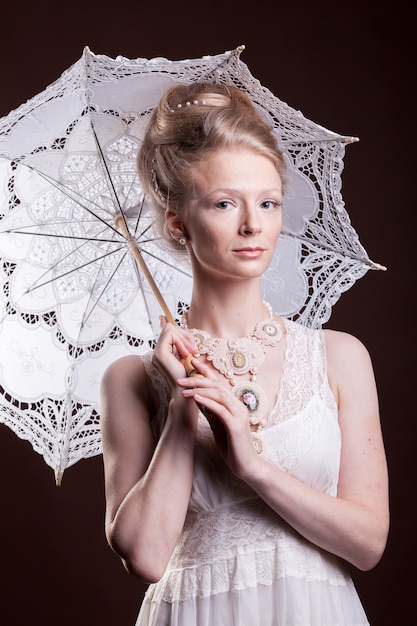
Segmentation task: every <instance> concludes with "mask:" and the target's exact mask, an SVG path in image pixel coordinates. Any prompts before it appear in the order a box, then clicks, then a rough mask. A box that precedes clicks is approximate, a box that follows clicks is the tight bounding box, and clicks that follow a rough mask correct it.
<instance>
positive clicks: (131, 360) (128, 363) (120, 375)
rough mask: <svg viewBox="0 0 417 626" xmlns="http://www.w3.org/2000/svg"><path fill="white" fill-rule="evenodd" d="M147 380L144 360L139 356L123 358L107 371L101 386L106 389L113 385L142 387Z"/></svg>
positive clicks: (114, 362)
mask: <svg viewBox="0 0 417 626" xmlns="http://www.w3.org/2000/svg"><path fill="white" fill-rule="evenodd" d="M145 379H146V372H145V367H144V365H143V362H142V359H141V358H140V357H139V356H137V355H127V356H123V357H121V358H120V359H117V360H116V361H113V363H111V364H110V365H109V366H108V367H107V369H106V370H105V372H104V374H103V377H102V380H101V386H102V388H104V389H106V388H109V387H112V386H113V385H120V383H123V385H132V384H133V385H134V387H136V386H139V387H142V386H143V383H144V381H145Z"/></svg>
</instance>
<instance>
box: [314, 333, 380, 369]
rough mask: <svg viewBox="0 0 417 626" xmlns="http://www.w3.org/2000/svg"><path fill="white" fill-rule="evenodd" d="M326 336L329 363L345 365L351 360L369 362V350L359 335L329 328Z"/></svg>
mask: <svg viewBox="0 0 417 626" xmlns="http://www.w3.org/2000/svg"><path fill="white" fill-rule="evenodd" d="M324 337H325V344H326V354H327V360H328V362H329V364H334V365H336V364H340V366H343V364H345V365H346V364H349V363H351V362H360V361H364V362H365V361H366V362H369V360H370V356H369V352H368V350H367V348H366V347H365V345H364V344H363V343H362V342H361V341H360V340H359V339H357V337H354V336H353V335H350V334H349V333H345V332H341V331H339V330H328V329H326V330H325V331H324Z"/></svg>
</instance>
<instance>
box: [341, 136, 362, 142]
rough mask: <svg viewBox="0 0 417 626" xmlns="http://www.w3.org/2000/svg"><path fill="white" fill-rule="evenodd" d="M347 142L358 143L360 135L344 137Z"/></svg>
mask: <svg viewBox="0 0 417 626" xmlns="http://www.w3.org/2000/svg"><path fill="white" fill-rule="evenodd" d="M343 141H344V142H345V143H358V141H359V137H343Z"/></svg>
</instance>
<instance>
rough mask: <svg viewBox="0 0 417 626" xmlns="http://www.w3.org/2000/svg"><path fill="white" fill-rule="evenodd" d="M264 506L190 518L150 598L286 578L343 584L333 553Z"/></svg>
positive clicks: (344, 579)
mask: <svg viewBox="0 0 417 626" xmlns="http://www.w3.org/2000/svg"><path fill="white" fill-rule="evenodd" d="M262 508H263V509H264V513H263V514H262V513H261V512H260V509H262ZM233 509H234V510H233ZM266 510H267V507H266V505H264V504H263V503H261V502H260V501H259V499H258V502H257V503H256V505H255V506H254V507H253V508H252V509H251V510H250V513H249V514H248V508H247V506H246V505H245V503H242V504H238V505H236V506H235V507H227V508H226V509H223V510H222V511H220V512H219V511H217V510H216V511H215V512H213V514H212V515H210V516H208V515H202V516H198V518H196V517H194V516H190V517H189V518H188V519H187V522H186V525H185V527H184V531H183V534H182V536H181V539H180V541H179V543H178V544H177V546H176V549H175V551H174V554H173V556H172V559H171V561H170V565H169V568H168V570H167V571H166V573H165V575H164V576H163V578H162V579H161V581H160V582H159V583H158V584H157V585H155V589H154V590H153V600H156V601H165V602H176V601H184V600H187V599H189V598H192V597H200V598H204V597H208V596H211V595H214V594H218V593H224V592H227V591H230V590H241V589H245V588H248V587H256V586H257V585H259V584H261V585H271V584H272V583H273V582H274V581H276V580H278V579H282V578H285V577H287V576H291V577H294V578H296V579H302V580H307V581H309V582H310V581H321V582H327V583H328V584H330V585H333V586H344V585H346V584H347V582H348V581H349V579H350V578H349V575H348V574H347V572H346V571H344V569H342V568H341V564H340V562H339V560H338V559H337V558H336V557H333V556H332V555H330V554H327V553H325V552H323V551H320V550H319V549H318V548H315V547H314V546H313V545H312V544H310V543H309V542H307V541H306V540H304V539H302V538H301V537H299V536H298V535H297V534H296V533H295V532H294V531H292V530H291V529H290V528H289V527H287V525H286V524H285V523H284V522H279V521H278V522H277V516H276V515H274V514H273V513H272V512H271V511H269V513H267V512H265V511H266ZM272 516H274V523H273V524H271V519H270V518H271V517H272ZM225 529H226V532H225Z"/></svg>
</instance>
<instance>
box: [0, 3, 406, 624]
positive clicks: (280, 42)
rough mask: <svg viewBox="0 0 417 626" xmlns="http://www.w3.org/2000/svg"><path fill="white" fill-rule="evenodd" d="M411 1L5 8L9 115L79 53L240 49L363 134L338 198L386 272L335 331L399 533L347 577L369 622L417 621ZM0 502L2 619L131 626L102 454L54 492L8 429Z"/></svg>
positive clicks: (292, 96) (2, 436)
mask: <svg viewBox="0 0 417 626" xmlns="http://www.w3.org/2000/svg"><path fill="white" fill-rule="evenodd" d="M145 4H147V6H145V7H144V6H143V5H145ZM141 5H142V6H141ZM411 5H412V3H411V1H410V2H404V1H403V0H400V1H398V2H395V3H392V5H389V7H390V8H389V10H386V9H382V8H381V5H380V4H379V3H376V2H371V1H369V0H364V1H362V2H356V1H355V0H351V1H350V2H343V3H335V2H327V1H325V2H320V1H319V2H303V1H301V2H300V1H298V2H292V1H291V2H290V3H289V2H288V1H287V2H285V3H279V2H277V0H275V1H274V2H266V1H262V0H258V1H257V2H253V3H250V4H248V5H246V6H242V3H240V2H233V3H228V4H226V2H225V0H223V1H221V2H219V1H217V0H213V1H211V2H210V3H207V4H204V3H199V2H197V1H195V2H190V1H189V0H179V1H177V2H175V1H173V0H171V2H163V1H161V0H159V1H157V2H149V3H145V2H139V1H138V0H137V1H136V2H131V0H124V1H123V0H122V1H120V2H116V3H113V5H108V4H106V5H104V4H101V3H98V2H93V3H91V2H90V3H88V2H79V0H75V1H74V2H71V3H57V2H47V1H44V2H42V1H41V2H38V3H36V5H35V4H34V3H28V5H26V6H24V5H23V4H22V3H17V2H15V3H13V2H11V1H10V0H9V2H8V3H7V5H6V7H3V8H2V12H1V23H2V28H1V36H0V50H1V57H0V64H1V65H0V67H1V69H0V77H1V99H0V115H6V114H7V113H8V112H9V110H10V109H13V108H16V107H17V106H18V105H19V104H21V103H22V102H24V101H25V100H27V99H29V98H30V97H32V96H33V95H35V94H36V93H38V92H39V91H42V90H43V89H44V88H45V87H46V86H47V85H48V84H49V83H51V82H52V81H54V80H55V79H56V78H58V76H59V75H60V74H61V73H62V72H63V71H64V70H65V69H66V68H67V67H68V66H70V65H72V64H73V63H74V62H75V61H77V60H78V59H79V57H80V56H81V54H82V50H83V48H84V46H85V45H89V46H90V48H91V50H92V51H93V52H95V53H97V54H98V53H103V54H107V55H109V56H116V55H118V54H122V55H124V56H127V57H147V58H149V57H153V56H166V57H168V58H171V59H180V58H190V57H199V56H202V55H205V54H217V53H220V52H224V51H225V50H230V49H232V48H235V47H236V46H237V45H239V44H245V45H246V50H245V52H244V53H243V56H242V59H243V61H244V62H245V63H247V64H248V66H249V68H250V69H251V71H252V73H253V74H254V76H255V77H256V78H258V79H259V80H260V81H261V82H262V83H263V84H264V85H266V86H267V87H268V88H269V89H271V90H272V91H273V92H274V93H275V94H276V95H278V96H279V97H280V98H281V99H282V100H284V101H286V102H287V103H288V104H290V105H291V106H292V107H294V108H297V109H300V110H302V111H303V113H304V114H305V115H306V116H307V117H309V118H310V119H312V120H313V121H315V122H318V123H320V124H322V125H323V126H326V127H327V128H329V129H331V130H334V131H338V132H340V133H344V134H353V135H358V136H359V137H360V138H361V142H360V143H359V144H356V145H353V146H349V147H348V148H347V155H346V159H345V172H344V175H343V195H344V199H345V201H346V205H347V208H348V210H349V212H350V215H351V218H352V222H353V225H354V226H355V228H356V229H357V231H358V232H359V234H360V237H361V241H362V243H363V244H364V245H365V247H366V248H367V250H368V252H369V254H370V256H371V257H372V258H373V259H374V260H376V261H379V262H381V263H384V264H386V265H387V266H388V268H389V271H388V272H387V273H386V274H382V273H377V272H368V274H367V275H366V276H365V277H364V278H362V279H361V280H360V281H359V282H358V283H357V284H356V285H355V286H354V287H353V289H351V290H350V291H349V292H348V293H346V294H344V295H343V296H342V298H341V300H340V302H339V303H338V304H337V305H336V307H335V309H334V313H333V315H332V318H331V323H330V324H329V326H331V327H332V328H336V329H342V330H346V331H348V332H351V333H353V334H354V335H356V336H358V337H359V338H360V339H361V340H362V341H364V343H365V344H366V345H367V347H368V349H369V350H370V352H371V355H372V357H373V361H374V366H375V373H376V378H377V383H378V387H379V392H380V400H381V413H382V424H383V431H384V437H385V442H386V448H387V456H388V462H389V469H390V476H391V509H392V525H391V532H390V536H389V541H388V546H387V550H386V553H385V555H384V557H383V559H382V561H381V563H380V564H379V565H378V566H377V567H376V568H375V569H374V570H373V571H372V572H368V573H361V572H353V575H354V580H355V582H356V585H357V588H358V590H359V593H360V595H361V597H362V599H363V602H364V604H365V607H366V609H367V612H368V614H369V617H370V619H371V622H372V624H373V626H396V625H397V624H407V625H408V624H411V623H413V617H409V614H410V612H411V615H412V616H414V614H415V610H414V605H415V591H414V587H415V583H416V574H415V557H416V550H415V548H416V542H415V531H416V504H415V495H416V482H415V481H416V471H415V459H416V456H417V454H416V452H417V450H416V439H415V435H416V426H415V423H416V408H415V393H413V392H412V389H413V387H414V389H415V388H416V385H417V382H416V380H415V367H414V363H415V353H416V351H415V348H416V345H415V331H414V323H415V306H414V305H415V292H416V281H415V269H414V267H413V266H414V237H415V236H414V235H413V226H414V225H415V210H416V200H415V198H416V189H415V185H416V174H415V157H414V154H415V149H416V148H415V146H416V141H415V140H416V133H415V124H416V122H415V120H414V119H413V116H414V115H415V111H416V103H415V99H414V97H412V95H411V92H412V91H413V83H414V84H415V68H414V62H415V44H414V41H415V37H416V34H415V33H416V24H415V22H414V20H413V19H412V17H411ZM28 7H29V8H28ZM0 497H1V505H0V507H1V509H0V542H1V552H0V555H1V556H0V559H1V560H0V620H1V622H2V623H3V624H7V626H15V625H16V626H23V625H26V624H36V625H40V626H56V625H57V624H59V625H60V626H74V625H75V624H76V625H77V626H96V625H97V626H133V624H134V620H135V617H136V614H137V611H138V608H139V604H140V599H141V596H142V593H143V587H142V586H141V585H140V583H138V582H137V581H136V580H134V579H133V578H131V577H130V576H129V575H128V574H127V573H125V571H124V570H123V568H122V566H121V564H120V563H119V561H118V559H117V557H116V556H115V555H114V554H113V553H112V552H111V551H110V549H109V548H108V547H107V546H106V542H105V539H104V532H103V517H104V503H103V480H102V462H101V457H96V458H94V459H90V460H87V461H82V462H80V463H78V464H77V465H75V466H73V467H72V468H69V469H68V470H67V472H66V473H65V476H64V480H63V485H62V487H61V488H60V489H58V488H56V487H55V485H54V479H53V473H52V470H51V469H50V468H49V467H47V466H46V465H45V463H44V461H43V459H42V458H41V457H40V456H39V455H38V454H36V453H35V452H33V451H32V449H31V447H30V445H29V444H28V443H27V442H24V441H21V440H19V439H18V438H17V437H16V436H15V435H14V434H13V433H12V432H11V431H9V429H8V428H6V427H5V426H3V425H2V426H0ZM184 626H186V625H184ZM213 626H215V625H213Z"/></svg>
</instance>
